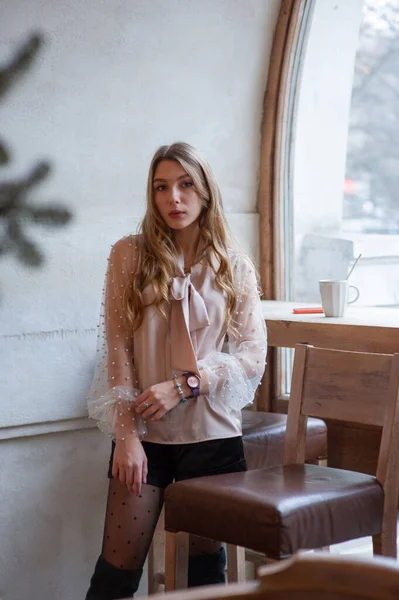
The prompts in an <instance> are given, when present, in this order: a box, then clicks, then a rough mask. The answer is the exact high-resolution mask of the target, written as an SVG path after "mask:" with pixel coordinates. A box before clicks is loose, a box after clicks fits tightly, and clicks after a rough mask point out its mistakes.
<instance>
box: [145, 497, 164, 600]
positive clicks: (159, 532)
mask: <svg viewBox="0 0 399 600" xmlns="http://www.w3.org/2000/svg"><path fill="white" fill-rule="evenodd" d="M164 584H165V511H164V508H162V511H161V514H160V515H159V519H158V523H157V526H156V528H155V532H154V536H153V538H152V543H151V547H150V550H149V553H148V594H157V593H159V592H162V590H163V588H161V586H163V585H164Z"/></svg>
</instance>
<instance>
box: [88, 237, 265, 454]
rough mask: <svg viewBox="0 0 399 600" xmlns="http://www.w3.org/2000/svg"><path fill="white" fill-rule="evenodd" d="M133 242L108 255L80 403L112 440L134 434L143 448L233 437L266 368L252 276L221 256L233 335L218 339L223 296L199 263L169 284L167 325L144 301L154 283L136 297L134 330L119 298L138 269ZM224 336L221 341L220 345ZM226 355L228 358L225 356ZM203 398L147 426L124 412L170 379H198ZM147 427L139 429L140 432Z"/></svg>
mask: <svg viewBox="0 0 399 600" xmlns="http://www.w3.org/2000/svg"><path fill="white" fill-rule="evenodd" d="M141 239H142V238H140V236H128V237H126V238H122V239H121V240H119V241H118V242H117V243H116V244H115V245H114V246H113V248H112V250H111V254H110V258H109V266H108V270H107V276H106V284H105V288H104V300H103V311H102V314H101V320H100V325H99V334H98V349H97V356H98V360H97V363H96V368H95V374H94V379H93V384H92V387H91V389H90V391H89V394H88V398H87V402H88V409H89V415H90V416H91V417H93V418H95V419H97V420H98V426H99V427H100V429H102V430H103V431H105V432H106V433H108V434H109V435H111V436H112V437H114V438H120V437H124V435H126V432H132V431H136V432H137V433H138V434H139V435H140V437H143V436H144V437H145V439H146V440H147V441H151V442H156V443H161V444H162V443H164V444H168V443H169V444H179V443H193V442H200V441H206V440H210V439H219V438H228V437H235V436H239V435H241V409H242V408H243V407H245V406H247V405H248V404H251V403H252V402H253V399H254V395H255V391H256V389H257V387H258V385H259V384H260V380H261V378H262V375H263V372H264V369H265V364H266V351H267V343H266V327H265V322H264V318H263V315H262V308H261V302H260V298H259V292H258V288H257V282H256V276H255V269H254V267H253V265H252V263H251V261H250V260H249V259H248V258H247V257H246V256H245V255H243V254H242V253H240V252H237V251H230V252H229V257H230V261H231V265H232V273H233V279H234V284H235V288H236V290H237V306H236V310H235V313H234V315H233V321H234V328H235V330H236V331H237V333H236V335H233V334H232V333H230V332H229V335H228V336H226V333H227V332H226V327H225V324H224V312H225V303H226V300H225V295H224V293H223V292H222V291H221V290H220V288H219V287H218V286H217V284H216V277H215V273H214V271H213V270H212V268H211V266H210V265H209V264H208V263H207V261H206V258H202V259H201V260H200V261H199V262H198V263H196V264H195V265H193V266H192V268H191V272H190V273H184V260H183V257H182V256H179V257H178V272H177V274H176V276H175V277H174V278H173V281H172V282H171V288H170V304H169V306H168V307H167V309H166V311H167V319H165V318H164V317H163V316H162V315H161V314H160V313H159V311H158V310H157V309H156V308H155V306H154V305H153V304H152V301H153V299H154V292H153V290H152V286H151V285H150V286H148V287H147V288H146V289H145V290H144V291H143V299H144V304H145V305H146V309H145V312H144V318H143V322H142V324H141V326H140V327H139V329H138V330H137V331H135V332H134V333H132V332H131V330H130V329H129V326H128V323H127V321H126V317H125V313H124V309H123V298H124V292H125V289H126V287H127V286H128V285H129V282H130V281H131V279H132V278H133V277H134V275H135V272H136V268H137V245H138V244H140V243H141ZM227 337H228V340H227V343H226V344H225V341H226V339H227ZM226 350H227V352H226ZM200 370H202V374H203V378H202V381H201V395H200V396H199V397H198V398H196V399H190V400H189V401H188V402H187V403H180V404H178V405H177V406H176V407H175V408H174V409H173V410H171V411H169V412H168V413H167V414H166V415H165V416H164V417H163V418H162V419H161V420H160V421H158V422H150V421H148V422H147V423H146V424H145V425H144V424H143V423H142V421H141V420H140V419H139V418H137V417H136V416H135V414H134V412H133V410H132V408H133V406H134V402H135V398H136V397H137V396H138V395H139V394H140V393H141V390H145V389H147V388H148V387H150V386H151V385H154V384H157V383H160V382H162V381H168V380H172V379H173V375H174V373H176V374H177V376H178V377H179V376H181V375H182V374H183V373H184V372H187V371H189V372H193V373H196V374H198V375H199V376H200V375H201V374H200ZM145 428H146V430H145Z"/></svg>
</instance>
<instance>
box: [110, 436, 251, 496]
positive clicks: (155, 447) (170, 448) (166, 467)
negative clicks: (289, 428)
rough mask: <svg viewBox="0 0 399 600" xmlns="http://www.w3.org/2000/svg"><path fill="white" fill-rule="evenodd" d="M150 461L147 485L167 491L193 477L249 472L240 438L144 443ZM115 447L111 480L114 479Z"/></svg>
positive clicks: (112, 453) (113, 444)
mask: <svg viewBox="0 0 399 600" xmlns="http://www.w3.org/2000/svg"><path fill="white" fill-rule="evenodd" d="M142 444H143V448H144V451H145V453H146V455H147V460H148V475H147V483H148V484H149V485H153V486H155V487H162V488H165V487H166V486H167V485H169V484H170V483H172V482H173V481H182V480H183V479H191V478H192V477H204V476H205V475H220V474H222V473H236V472H238V471H246V470H247V465H246V462H245V456H244V447H243V443H242V438H241V436H239V437H234V438H226V439H220V440H209V441H206V442H196V443H194V444H154V443H153V442H142ZM114 449H115V443H114V442H113V443H112V451H111V457H110V460H109V469H108V477H109V478H110V479H112V461H113V457H114Z"/></svg>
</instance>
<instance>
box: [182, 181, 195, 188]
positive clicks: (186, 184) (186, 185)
mask: <svg viewBox="0 0 399 600" xmlns="http://www.w3.org/2000/svg"><path fill="white" fill-rule="evenodd" d="M193 185H194V184H193V182H192V181H185V182H184V183H183V187H193Z"/></svg>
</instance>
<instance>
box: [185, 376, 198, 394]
mask: <svg viewBox="0 0 399 600" xmlns="http://www.w3.org/2000/svg"><path fill="white" fill-rule="evenodd" d="M183 375H184V377H185V378H186V383H187V385H188V387H189V388H190V390H191V394H192V396H194V398H198V396H199V392H200V380H199V377H198V376H197V375H195V374H194V373H189V372H187V373H183Z"/></svg>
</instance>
